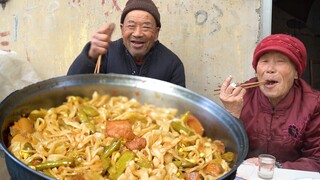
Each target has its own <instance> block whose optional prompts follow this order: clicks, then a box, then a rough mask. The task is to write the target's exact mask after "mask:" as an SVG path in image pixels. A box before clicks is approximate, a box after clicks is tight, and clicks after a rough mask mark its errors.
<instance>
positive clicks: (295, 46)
mask: <svg viewBox="0 0 320 180" xmlns="http://www.w3.org/2000/svg"><path fill="white" fill-rule="evenodd" d="M269 51H278V52H281V53H283V54H285V55H286V56H288V57H289V58H290V60H291V61H292V62H293V63H294V64H295V65H296V69H297V72H298V74H299V76H301V74H302V73H303V72H304V70H305V69H306V65H307V51H306V48H305V46H304V44H303V43H302V42H301V41H300V40H299V39H297V38H295V37H293V36H290V35H287V34H273V35H270V36H267V37H266V38H264V39H263V40H262V41H260V43H259V44H258V45H257V47H256V49H255V50H254V54H253V61H252V66H253V68H254V69H255V70H257V63H258V60H259V58H260V57H261V56H262V55H263V54H265V53H266V52H269Z"/></svg>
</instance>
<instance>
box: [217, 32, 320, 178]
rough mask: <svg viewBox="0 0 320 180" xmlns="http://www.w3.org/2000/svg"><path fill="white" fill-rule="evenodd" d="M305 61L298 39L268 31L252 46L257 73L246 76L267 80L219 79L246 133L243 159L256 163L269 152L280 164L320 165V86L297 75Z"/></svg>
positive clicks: (308, 167) (293, 166)
mask: <svg viewBox="0 0 320 180" xmlns="http://www.w3.org/2000/svg"><path fill="white" fill-rule="evenodd" d="M306 61H307V53H306V49H305V46H304V45H303V43H302V42H301V41H300V40H298V39H296V38H294V37H292V36H289V35H285V34H274V35H270V36H268V37H266V38H264V39H263V40H262V41H261V42H260V43H259V44H258V45H257V47H256V49H255V51H254V55H253V61H252V66H253V68H254V69H255V71H256V77H254V78H252V79H250V80H249V81H248V82H256V81H263V82H266V83H264V84H263V85H260V86H259V87H258V88H250V89H245V88H242V87H240V86H237V87H234V86H232V85H230V83H231V80H232V77H231V76H230V77H228V78H227V79H226V80H225V81H224V83H223V84H222V86H221V91H220V96H219V98H220V100H221V102H222V103H223V105H224V107H225V108H226V109H227V110H228V111H229V112H230V113H231V114H232V115H233V116H235V117H236V118H239V119H240V120H241V121H242V122H243V125H244V128H245V130H246V132H247V135H248V138H249V152H248V158H249V159H248V160H247V161H250V162H255V163H256V162H257V156H258V155H259V154H265V153H267V154H271V155H273V156H275V157H276V159H277V161H278V163H277V164H278V166H280V167H283V168H287V169H298V170H307V171H317V172H319V171H320V92H319V91H316V90H314V89H312V88H311V87H310V86H309V85H308V84H307V83H306V82H305V81H304V80H303V79H301V74H302V73H303V72H304V70H305V68H306Z"/></svg>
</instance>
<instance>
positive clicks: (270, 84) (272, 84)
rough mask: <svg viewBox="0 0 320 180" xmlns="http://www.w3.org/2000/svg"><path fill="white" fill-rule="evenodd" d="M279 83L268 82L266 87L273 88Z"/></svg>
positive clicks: (274, 81)
mask: <svg viewBox="0 0 320 180" xmlns="http://www.w3.org/2000/svg"><path fill="white" fill-rule="evenodd" d="M278 83H279V82H278V81H276V80H267V81H266V84H265V86H266V87H268V88H272V87H274V86H276V85H277V84H278Z"/></svg>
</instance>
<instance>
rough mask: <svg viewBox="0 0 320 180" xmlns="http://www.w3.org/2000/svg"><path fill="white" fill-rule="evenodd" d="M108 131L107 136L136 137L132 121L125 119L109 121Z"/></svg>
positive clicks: (130, 138)
mask: <svg viewBox="0 0 320 180" xmlns="http://www.w3.org/2000/svg"><path fill="white" fill-rule="evenodd" d="M106 131H107V136H110V137H114V138H124V139H127V140H132V139H133V138H134V137H135V135H134V133H133V130H132V125H131V123H130V122H129V121H125V120H119V121H107V124H106Z"/></svg>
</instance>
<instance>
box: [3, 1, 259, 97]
mask: <svg viewBox="0 0 320 180" xmlns="http://www.w3.org/2000/svg"><path fill="white" fill-rule="evenodd" d="M154 2H155V4H156V5H157V6H158V7H159V11H160V13H161V23H162V28H161V32H160V38H159V39H160V41H161V42H162V43H163V44H165V45H167V46H168V47H169V48H170V49H172V50H173V51H174V52H175V53H176V54H177V55H178V56H179V57H180V58H181V59H182V61H183V63H184V65H185V70H186V75H187V88H189V89H191V90H193V91H195V92H197V93H199V94H202V95H205V96H208V97H210V98H212V99H213V100H217V101H218V99H217V97H216V96H213V92H212V89H214V88H216V87H217V86H218V85H219V84H220V83H221V82H222V81H223V80H224V79H225V78H226V77H227V76H228V75H232V76H233V77H234V79H235V81H237V82H240V81H243V80H246V79H247V78H249V77H251V76H254V72H253V70H252V67H251V58H252V52H253V50H254V47H255V45H256V42H257V41H258V39H259V36H260V35H259V31H260V29H259V28H260V27H259V25H260V12H261V4H260V3H261V2H260V0H199V1H194V0H154ZM125 3H126V0H9V1H8V3H7V4H6V6H5V8H4V9H1V8H0V18H1V19H0V50H5V51H14V52H16V53H17V55H18V56H20V57H21V58H23V59H25V60H26V61H29V62H30V63H31V64H32V66H33V67H34V69H35V71H36V72H37V73H38V74H39V75H40V77H41V78H42V79H47V78H51V77H56V76H62V75H65V74H66V72H67V70H68V67H69V66H70V64H71V62H72V61H73V60H74V58H75V57H76V56H77V55H78V54H79V52H80V51H81V50H82V47H83V46H84V45H85V43H86V42H87V41H89V40H90V38H91V35H92V33H93V32H94V31H95V30H96V29H97V28H99V27H100V26H101V25H102V24H104V23H108V22H115V23H116V27H117V29H116V30H115V33H114V36H113V39H114V40H115V39H117V38H119V37H120V36H121V34H120V30H119V19H120V15H121V12H122V9H123V8H124V5H125Z"/></svg>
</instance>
